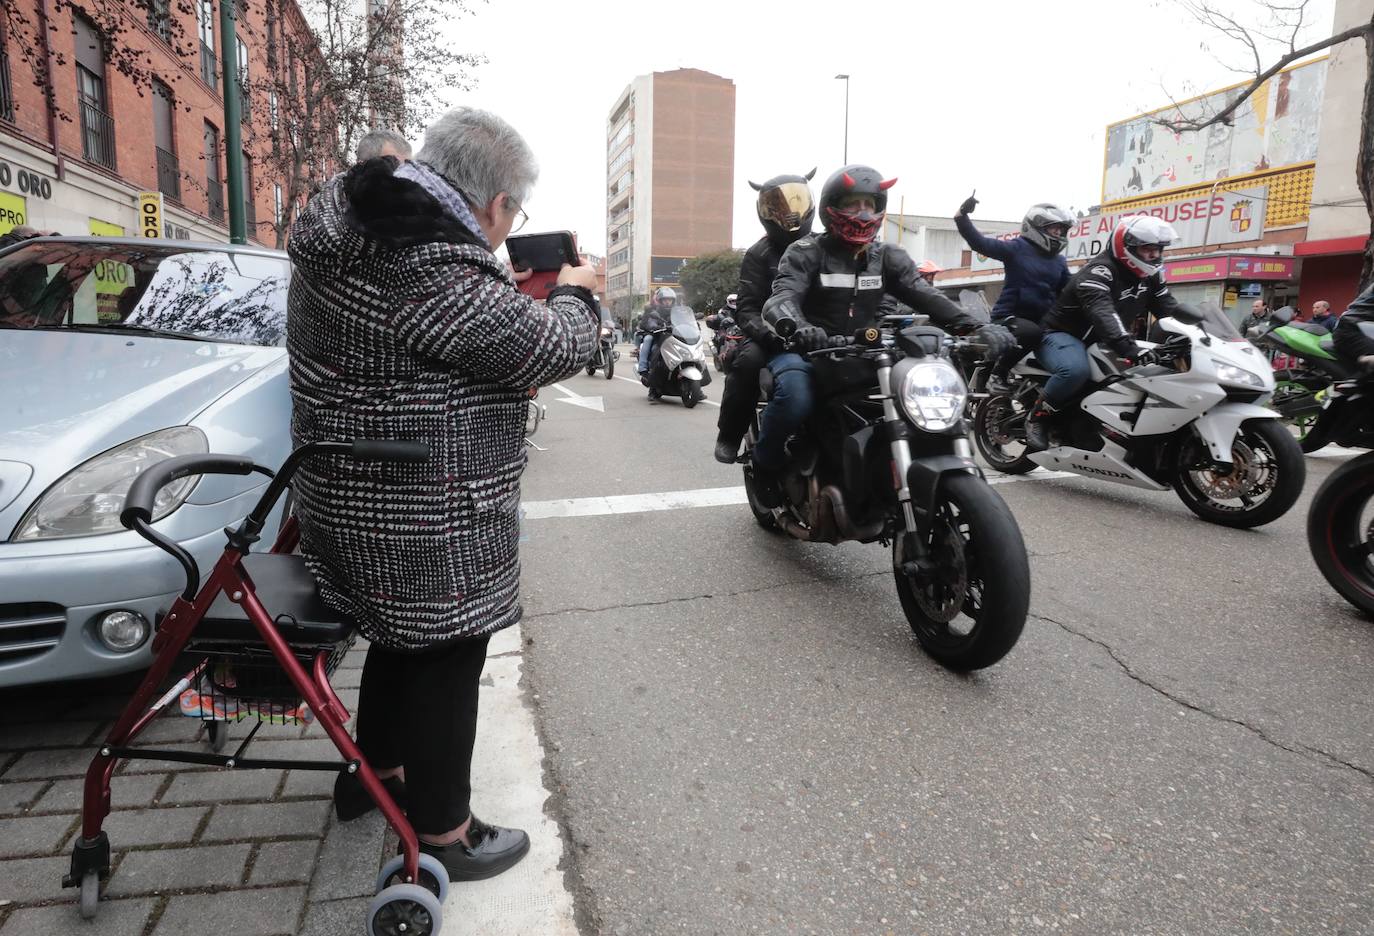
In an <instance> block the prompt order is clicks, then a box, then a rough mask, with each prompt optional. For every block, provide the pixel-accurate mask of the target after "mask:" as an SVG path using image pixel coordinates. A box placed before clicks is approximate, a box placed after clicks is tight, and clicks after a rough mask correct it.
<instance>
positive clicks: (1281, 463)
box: [1174, 419, 1307, 530]
mask: <svg viewBox="0 0 1374 936" xmlns="http://www.w3.org/2000/svg"><path fill="white" fill-rule="evenodd" d="M1231 458H1232V463H1231V466H1230V467H1229V468H1226V467H1225V466H1222V465H1216V464H1213V463H1212V462H1211V459H1210V457H1208V456H1207V454H1206V450H1205V448H1204V446H1203V445H1202V443H1201V441H1199V440H1191V441H1190V443H1189V444H1186V445H1184V446H1183V447H1182V454H1181V457H1180V458H1179V463H1178V467H1177V469H1176V473H1175V475H1174V491H1175V492H1177V494H1178V496H1179V499H1180V500H1182V501H1183V503H1184V504H1185V505H1186V506H1187V507H1188V509H1189V510H1191V511H1192V512H1193V513H1195V514H1197V515H1198V516H1199V517H1201V518H1202V519H1203V520H1206V521H1208V522H1210V523H1216V524H1220V525H1221V526H1228V527H1235V528H1238V529H1247V530H1248V529H1250V528H1252V527H1257V526H1263V525H1264V524H1266V523H1271V522H1273V521H1274V520H1277V519H1278V518H1279V517H1282V516H1283V515H1284V514H1286V513H1287V512H1288V509H1289V508H1290V507H1292V506H1293V505H1294V504H1295V503H1297V500H1298V495H1299V494H1301V493H1302V484H1303V481H1304V479H1306V477H1307V464H1306V462H1305V461H1304V460H1303V457H1302V449H1301V448H1299V447H1298V440H1297V439H1295V438H1293V434H1292V433H1291V432H1289V431H1288V428H1287V427H1286V426H1284V425H1282V424H1281V423H1280V422H1279V421H1278V420H1277V419H1252V420H1249V421H1248V422H1244V423H1241V427H1240V431H1239V432H1237V433H1236V438H1235V441H1234V442H1232V443H1231Z"/></svg>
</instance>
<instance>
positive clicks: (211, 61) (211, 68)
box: [200, 39, 219, 91]
mask: <svg viewBox="0 0 1374 936" xmlns="http://www.w3.org/2000/svg"><path fill="white" fill-rule="evenodd" d="M200 77H201V80H202V81H204V82H205V83H206V84H208V85H209V86H210V87H212V88H214V89H215V90H217V91H218V90H219V60H218V59H216V58H215V50H214V49H212V48H210V47H209V46H208V45H206V44H205V40H204V39H202V40H201V41H200Z"/></svg>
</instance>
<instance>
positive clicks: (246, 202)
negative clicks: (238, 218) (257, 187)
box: [242, 153, 258, 231]
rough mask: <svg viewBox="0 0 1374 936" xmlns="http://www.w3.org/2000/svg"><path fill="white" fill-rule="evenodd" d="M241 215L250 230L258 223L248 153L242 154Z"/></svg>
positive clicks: (251, 166)
mask: <svg viewBox="0 0 1374 936" xmlns="http://www.w3.org/2000/svg"><path fill="white" fill-rule="evenodd" d="M242 181H243V217H244V218H245V219H246V220H247V222H248V230H249V231H252V230H253V228H254V227H255V226H256V225H257V223H258V206H257V205H256V204H254V198H253V163H252V160H250V159H249V158H248V154H247V153H244V154H243V180H242Z"/></svg>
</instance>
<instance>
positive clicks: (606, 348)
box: [587, 321, 620, 380]
mask: <svg viewBox="0 0 1374 936" xmlns="http://www.w3.org/2000/svg"><path fill="white" fill-rule="evenodd" d="M618 360H620V352H619V351H617V350H616V347H615V325H613V324H612V323H611V322H609V321H603V322H602V323H601V330H600V332H599V333H598V335H597V343H596V350H594V351H593V352H592V356H591V360H589V361H587V376H588V377H592V376H595V374H596V372H597V370H598V369H601V370H602V371H603V372H604V373H605V374H606V379H607V380H610V379H611V378H612V377H614V376H615V362H616V361H618Z"/></svg>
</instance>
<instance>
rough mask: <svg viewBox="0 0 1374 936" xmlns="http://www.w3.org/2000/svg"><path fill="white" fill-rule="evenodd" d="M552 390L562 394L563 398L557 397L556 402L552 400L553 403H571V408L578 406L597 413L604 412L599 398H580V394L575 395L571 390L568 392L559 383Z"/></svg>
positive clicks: (604, 407) (604, 409)
mask: <svg viewBox="0 0 1374 936" xmlns="http://www.w3.org/2000/svg"><path fill="white" fill-rule="evenodd" d="M553 388H554V389H555V390H557V391H558V392H559V393H561V394H563V396H561V397H559V398H558V399H557V400H554V402H555V403H571V404H572V405H573V406H580V407H582V408H583V409H589V410H596V411H597V412H598V413H604V412H606V406H605V404H604V403H602V402H601V397H599V396H582V394H580V393H576V392H574V391H572V390H569V389H568V388H567V387H565V386H563V385H562V384H561V383H556V384H554V385H553Z"/></svg>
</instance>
